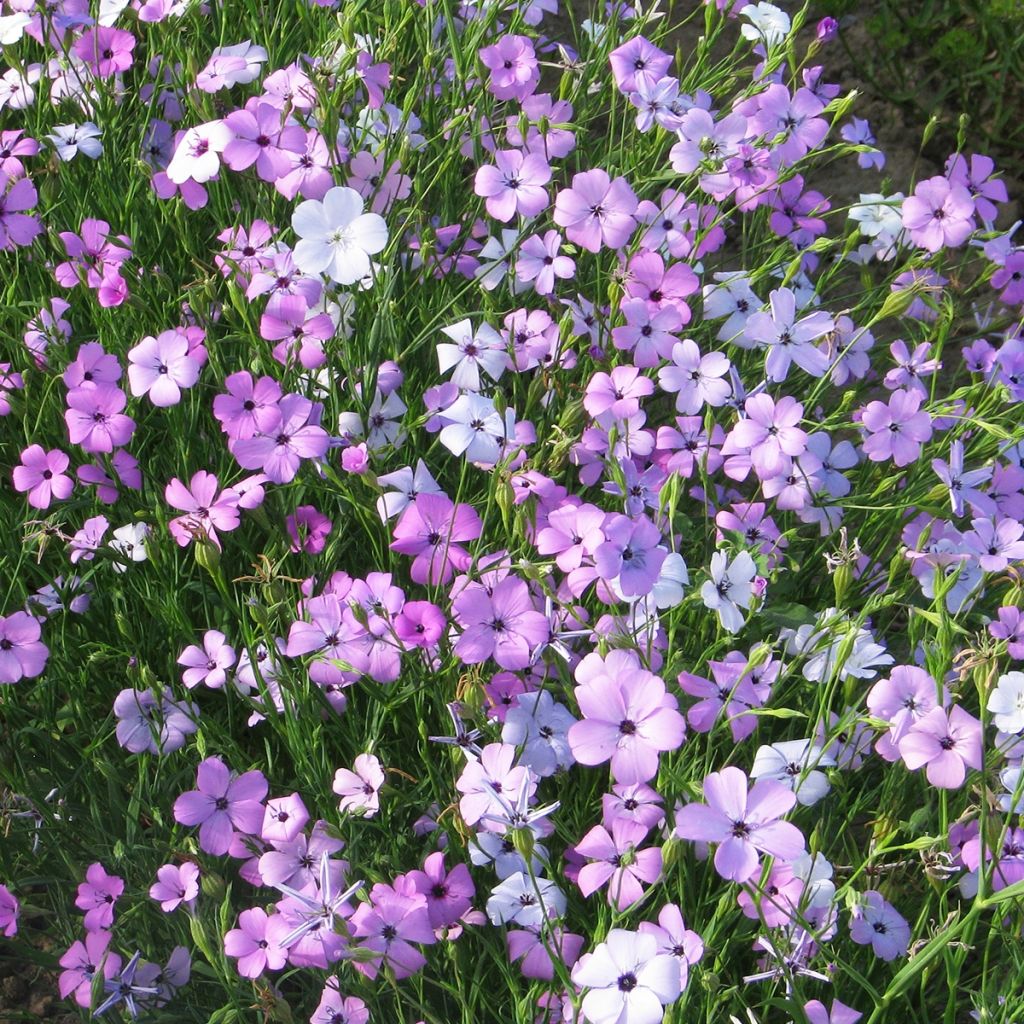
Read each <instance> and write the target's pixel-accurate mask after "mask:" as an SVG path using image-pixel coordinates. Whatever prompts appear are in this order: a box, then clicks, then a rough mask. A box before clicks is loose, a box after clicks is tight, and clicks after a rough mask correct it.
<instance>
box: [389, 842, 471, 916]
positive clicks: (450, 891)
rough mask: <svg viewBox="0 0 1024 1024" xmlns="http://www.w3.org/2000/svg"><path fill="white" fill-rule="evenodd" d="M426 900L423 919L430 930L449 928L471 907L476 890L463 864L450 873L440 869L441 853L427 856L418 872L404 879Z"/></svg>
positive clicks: (441, 867)
mask: <svg viewBox="0 0 1024 1024" xmlns="http://www.w3.org/2000/svg"><path fill="white" fill-rule="evenodd" d="M406 878H407V879H408V880H409V882H411V883H412V885H413V887H414V888H415V890H416V892H418V893H419V894H420V895H421V896H422V897H423V898H424V899H425V900H426V901H427V917H429V918H430V926H431V928H435V929H436V928H450V927H452V925H454V924H455V923H456V922H457V921H458V920H459V919H460V918H461V917H462V915H463V914H465V913H466V911H467V910H469V908H470V907H471V906H472V903H473V896H474V895H475V894H476V887H475V886H474V885H473V879H472V878H471V877H470V875H469V868H468V867H466V865H465V864H456V865H455V867H453V868H452V869H451V871H446V870H445V866H444V853H442V852H441V851H438V852H437V853H432V854H430V856H429V857H427V859H426V860H425V861H424V862H423V870H422V871H410V872H409V874H408V875H407V876H406Z"/></svg>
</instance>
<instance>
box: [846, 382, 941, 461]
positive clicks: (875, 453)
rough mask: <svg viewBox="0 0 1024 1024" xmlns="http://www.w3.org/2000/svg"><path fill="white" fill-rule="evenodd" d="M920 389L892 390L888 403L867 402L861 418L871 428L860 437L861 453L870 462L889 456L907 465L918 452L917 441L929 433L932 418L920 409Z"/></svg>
mask: <svg viewBox="0 0 1024 1024" xmlns="http://www.w3.org/2000/svg"><path fill="white" fill-rule="evenodd" d="M922 400H923V398H922V395H921V392H920V391H916V390H915V391H903V390H900V391H894V392H893V393H892V394H891V395H890V396H889V403H888V405H886V403H885V402H869V403H868V404H867V406H865V408H864V409H863V411H862V414H861V422H862V423H863V424H864V426H865V428H866V429H867V430H869V431H870V432H871V436H870V437H868V438H867V439H866V440H865V441H864V454H865V455H867V457H868V458H869V459H870V460H871V461H872V462H885V461H886V460H887V459H890V458H891V459H892V460H893V462H894V463H895V464H896V465H897V466H909V465H910V464H911V463H912V462H916V461H917V459H918V457H919V456H920V455H921V445H922V444H923V443H924V442H925V441H927V440H928V439H929V438H930V437H931V436H932V418H931V416H929V415H928V413H927V412H926V411H925V410H923V409H921V402H922Z"/></svg>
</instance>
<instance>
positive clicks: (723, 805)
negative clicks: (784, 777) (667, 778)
mask: <svg viewBox="0 0 1024 1024" xmlns="http://www.w3.org/2000/svg"><path fill="white" fill-rule="evenodd" d="M704 799H705V800H707V804H706V805H704V804H687V805H686V806H685V807H683V808H682V809H681V810H679V812H678V813H677V814H676V835H678V836H679V837H680V838H682V839H690V840H692V841H694V842H702V843H718V844H719V846H718V849H717V850H715V869H716V870H717V871H718V873H719V874H720V875H721V876H722V877H723V878H727V879H729V880H731V881H733V882H746V881H748V880H749V879H751V878H753V877H754V875H755V874H756V873H757V871H758V869H759V860H758V853H759V852H760V853H766V854H769V855H770V856H772V857H777V858H778V859H779V860H783V861H793V860H796V858H797V857H799V856H800V855H801V854H802V853H803V852H804V837H803V836H802V835H801V833H800V830H799V829H798V828H797V827H796V826H795V825H791V824H789V822H786V821H780V820H779V819H780V818H781V817H782V816H783V815H784V814H786V813H787V812H788V811H790V810H792V808H793V805H794V804H795V803H796V794H795V793H794V792H793V791H792V790H791V789H787V788H786V787H785V786H783V785H782V784H781V783H778V782H776V781H775V780H774V779H760V780H759V781H757V782H755V783H754V785H753V787H752V788H751V790H750V792H749V793H748V792H747V777H746V775H744V774H743V772H742V771H740V769H739V768H734V767H731V766H730V767H728V768H723V769H722V770H721V771H720V772H712V773H711V774H710V775H709V776H708V777H707V778H706V779H705V780H704Z"/></svg>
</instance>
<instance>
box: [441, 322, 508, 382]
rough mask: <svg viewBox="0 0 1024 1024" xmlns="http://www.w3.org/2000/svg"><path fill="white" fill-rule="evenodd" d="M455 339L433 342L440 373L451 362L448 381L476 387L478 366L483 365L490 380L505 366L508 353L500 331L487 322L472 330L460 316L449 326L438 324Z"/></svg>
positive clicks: (447, 369)
mask: <svg viewBox="0 0 1024 1024" xmlns="http://www.w3.org/2000/svg"><path fill="white" fill-rule="evenodd" d="M441 333H442V334H446V335H447V336H448V337H449V338H451V339H452V341H453V342H455V344H454V345H450V344H448V343H447V342H441V344H439V345H438V346H437V362H438V365H439V366H440V368H441V372H442V373H447V372H448V371H449V370H450V369H451V368H452V367H453V366H454V367H455V372H454V373H453V374H452V383H453V384H456V385H457V386H458V387H459V388H460V389H461V390H463V391H479V390H480V369H481V367H482V368H483V370H484V372H485V373H486V374H487V376H488V377H490V378H491V380H497V379H498V378H499V377H500V376H501V375H502V374H503V373H504V372H505V368H506V367H507V366H508V353H507V352H506V351H505V342H504V340H503V339H502V337H501V335H500V334H498V332H497V331H496V330H495V329H494V328H493V327H491V326H490V325H489V324H481V325H480V326H479V327H478V328H477V330H476V332H475V333H474V331H473V325H472V324H471V323H470V322H469V320H468V319H467V320H460V321H459V322H458V323H457V324H452V326H451V327H442V328H441Z"/></svg>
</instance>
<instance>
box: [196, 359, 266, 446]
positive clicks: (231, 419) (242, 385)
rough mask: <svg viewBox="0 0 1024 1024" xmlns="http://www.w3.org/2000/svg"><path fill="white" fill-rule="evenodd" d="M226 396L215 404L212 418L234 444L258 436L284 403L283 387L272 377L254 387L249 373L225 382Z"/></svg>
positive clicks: (241, 372) (231, 377) (235, 375)
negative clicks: (281, 402) (263, 424)
mask: <svg viewBox="0 0 1024 1024" xmlns="http://www.w3.org/2000/svg"><path fill="white" fill-rule="evenodd" d="M224 386H225V387H226V388H227V390H228V393H227V394H226V395H218V396H217V397H216V398H215V399H214V400H213V415H214V416H216V417H217V419H218V420H219V421H220V425H221V429H222V430H223V431H224V433H226V434H227V435H228V437H229V438H230V439H231V440H232V441H241V440H244V439H246V438H250V437H253V436H255V434H256V433H257V432H258V431H259V429H260V425H261V424H262V423H266V422H268V421H269V420H270V419H271V418H272V416H273V412H274V410H275V409H276V408H277V404H278V402H280V400H281V385H280V384H278V382H277V381H276V380H274V379H273V377H260V379H259V380H258V381H256V382H255V383H254V382H253V379H252V374H250V373H249V372H248V370H240V371H239V372H238V373H233V374H231V376H230V377H227V378H225V380H224Z"/></svg>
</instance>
